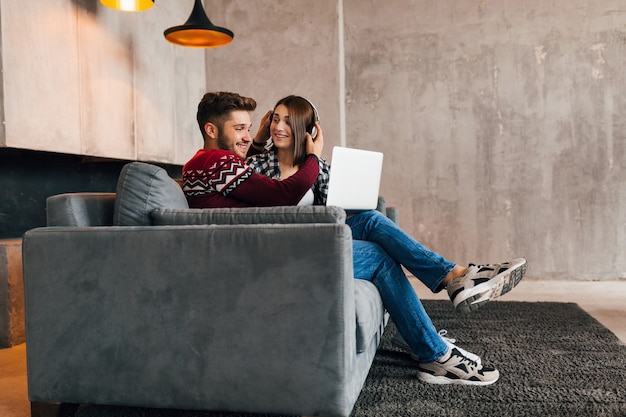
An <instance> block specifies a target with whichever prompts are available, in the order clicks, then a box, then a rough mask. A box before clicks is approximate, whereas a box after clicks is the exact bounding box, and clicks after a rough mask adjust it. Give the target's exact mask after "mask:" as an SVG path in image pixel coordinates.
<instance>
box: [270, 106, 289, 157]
mask: <svg viewBox="0 0 626 417" xmlns="http://www.w3.org/2000/svg"><path fill="white" fill-rule="evenodd" d="M270 135H272V140H273V141H274V146H276V148H278V149H294V148H295V145H294V140H293V134H292V132H291V125H290V124H289V111H288V110H287V107H285V105H283V104H279V105H278V106H276V108H275V109H274V114H273V115H272V124H271V125H270Z"/></svg>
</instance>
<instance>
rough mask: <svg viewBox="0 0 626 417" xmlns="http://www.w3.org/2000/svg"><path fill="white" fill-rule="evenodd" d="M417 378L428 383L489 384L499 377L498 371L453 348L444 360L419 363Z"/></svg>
mask: <svg viewBox="0 0 626 417" xmlns="http://www.w3.org/2000/svg"><path fill="white" fill-rule="evenodd" d="M417 378H418V379H419V380H420V381H424V382H428V383H429V384H461V385H491V384H493V383H494V382H496V381H497V380H498V378H500V372H498V370H497V369H495V368H493V367H491V366H487V365H482V364H480V363H477V362H476V361H473V360H471V359H469V358H468V357H467V356H465V355H463V354H462V353H461V352H460V351H459V349H458V348H454V349H452V352H450V357H449V358H448V359H447V360H446V361H445V362H429V363H420V364H419V365H418V371H417Z"/></svg>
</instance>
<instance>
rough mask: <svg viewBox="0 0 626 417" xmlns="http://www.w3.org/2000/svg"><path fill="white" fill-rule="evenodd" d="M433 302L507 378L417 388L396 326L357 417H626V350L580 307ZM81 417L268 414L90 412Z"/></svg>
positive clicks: (441, 320)
mask: <svg viewBox="0 0 626 417" xmlns="http://www.w3.org/2000/svg"><path fill="white" fill-rule="evenodd" d="M424 305H425V307H426V310H427V311H428V312H429V314H430V316H431V317H432V318H433V321H434V323H435V325H436V326H437V328H440V329H441V328H443V329H447V330H448V332H449V336H452V337H455V338H456V339H457V344H458V345H459V346H460V347H463V348H464V349H466V350H469V351H471V352H474V353H477V354H479V355H480V356H481V357H482V358H483V362H484V363H490V364H493V365H495V366H496V367H497V368H498V369H499V370H500V374H501V376H500V380H499V381H498V382H496V383H495V384H494V385H491V386H488V387H468V386H452V385H447V386H439V385H430V384H425V383H422V382H420V381H418V380H417V379H416V369H415V365H414V363H413V362H412V361H411V359H410V358H409V356H408V355H407V354H405V353H403V352H401V351H399V350H398V349H396V348H394V347H393V346H392V345H391V343H390V339H391V336H393V333H394V332H395V328H394V326H393V323H391V324H390V325H389V326H388V327H387V330H386V331H385V337H384V340H383V342H382V344H381V346H380V348H379V350H378V353H377V355H376V358H375V360H374V363H373V365H372V369H371V371H370V374H369V376H368V379H367V381H366V383H365V387H364V388H363V391H362V392H361V396H360V397H359V400H358V401H357V404H356V406H355V408H354V411H353V413H352V415H353V416H354V417H392V416H394V417H395V416H397V417H413V416H415V417H418V416H451V417H452V416H455V417H456V416H459V417H460V416H468V417H469V416H533V417H534V416H564V417H575V416H576V417H577V416H580V417H586V416H594V417H595V416H611V417H616V416H622V417H623V416H626V345H624V344H623V343H622V342H621V341H620V340H619V339H618V338H617V337H616V336H615V335H614V334H613V333H611V332H610V331H609V330H608V329H606V328H605V327H604V326H602V325H601V324H600V323H599V322H598V321H596V320H595V319H594V318H592V317H591V316H590V315H588V314H587V313H585V312H584V311H583V310H582V309H580V308H579V307H578V306H577V305H576V304H569V303H522V302H493V303H490V304H489V305H487V306H485V307H483V308H482V309H481V310H479V311H477V312H474V313H472V314H470V315H467V316H461V315H458V314H456V313H454V311H453V310H452V309H451V306H450V303H449V302H448V301H425V302H424ZM625 319H626V318H625ZM76 416H77V417H165V416H167V417H253V416H254V417H260V416H261V415H255V414H234V413H208V412H190V411H173V410H155V409H139V408H124V407H103V406H83V407H81V408H80V409H79V410H78V412H77V414H76ZM266 416H267V415H266Z"/></svg>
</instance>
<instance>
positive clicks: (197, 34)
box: [163, 0, 235, 48]
mask: <svg viewBox="0 0 626 417" xmlns="http://www.w3.org/2000/svg"><path fill="white" fill-rule="evenodd" d="M163 35H165V39H167V40H168V41H169V42H171V43H173V44H175V45H180V46H187V47H190V48H217V47H218V46H224V45H227V44H229V43H231V42H232V40H233V37H234V36H235V35H234V34H233V32H231V31H230V30H228V29H226V28H222V27H219V26H215V25H214V24H213V23H211V21H210V20H209V18H208V16H207V15H206V13H205V11H204V8H203V7H202V2H201V1H200V0H195V3H194V5H193V10H192V11H191V15H190V16H189V19H187V21H186V22H185V24H184V25H181V26H174V27H171V28H169V29H167V30H165V32H163Z"/></svg>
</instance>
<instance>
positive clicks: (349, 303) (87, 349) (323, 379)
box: [23, 162, 397, 416]
mask: <svg viewBox="0 0 626 417" xmlns="http://www.w3.org/2000/svg"><path fill="white" fill-rule="evenodd" d="M383 204H384V201H383V200H381V207H380V209H381V210H386V209H385V207H384V205H383ZM389 213H390V214H392V215H393V217H396V218H397V212H395V211H394V210H393V209H391V210H389ZM47 216H48V225H47V227H42V228H37V229H33V230H30V231H28V232H27V233H26V234H25V235H24V241H23V262H24V285H25V308H26V345H27V369H28V370H27V374H28V396H29V400H30V401H31V403H32V411H33V412H32V414H33V415H44V414H46V413H47V410H49V409H50V407H54V406H55V405H56V407H57V409H58V406H59V404H106V405H124V406H137V407H152V408H170V409H191V410H221V411H243V412H255V413H284V414H299V415H309V416H312V415H321V416H348V415H349V414H350V413H351V410H352V409H353V406H354V403H355V401H356V400H357V398H358V395H359V393H360V391H361V389H362V387H363V383H364V381H365V378H366V376H367V374H368V371H369V369H370V365H371V363H372V360H373V358H374V355H375V353H376V349H377V347H378V344H379V342H380V339H381V336H382V332H383V330H384V327H385V324H386V321H387V317H388V316H387V314H386V312H385V310H384V308H383V305H382V301H381V299H380V296H379V294H378V291H377V290H376V288H375V287H374V286H373V285H372V284H371V283H370V282H367V281H363V280H355V279H353V275H352V237H351V232H350V228H349V227H348V226H347V225H345V218H346V213H345V211H344V210H342V209H339V208H337V207H272V208H245V209H207V210H198V209H189V208H188V206H187V203H186V200H185V198H184V195H183V193H182V191H181V189H180V186H179V185H178V184H177V183H176V181H174V180H173V179H171V178H170V177H169V176H168V175H167V173H166V172H165V171H164V170H163V169H161V168H159V167H156V166H154V165H150V164H145V163H139V162H134V163H130V164H128V165H126V166H125V167H124V168H123V169H122V172H121V173H120V177H119V181H118V186H117V190H116V193H74V194H62V195H57V196H53V197H50V198H49V199H48V201H47ZM65 409H66V410H67V408H65Z"/></svg>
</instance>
